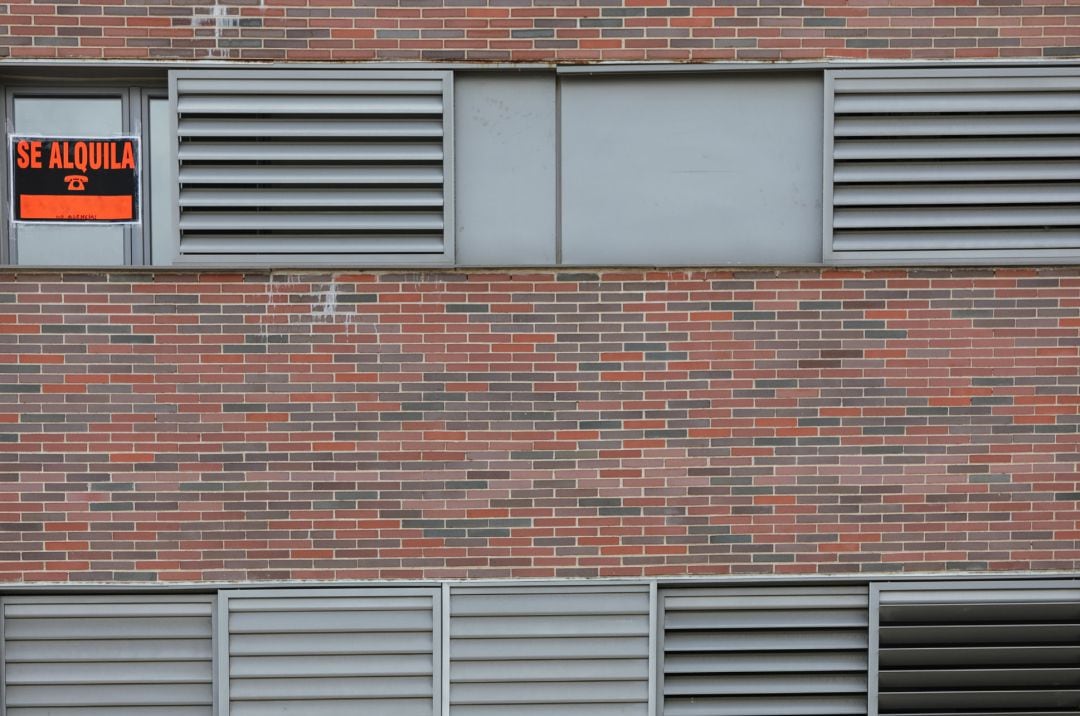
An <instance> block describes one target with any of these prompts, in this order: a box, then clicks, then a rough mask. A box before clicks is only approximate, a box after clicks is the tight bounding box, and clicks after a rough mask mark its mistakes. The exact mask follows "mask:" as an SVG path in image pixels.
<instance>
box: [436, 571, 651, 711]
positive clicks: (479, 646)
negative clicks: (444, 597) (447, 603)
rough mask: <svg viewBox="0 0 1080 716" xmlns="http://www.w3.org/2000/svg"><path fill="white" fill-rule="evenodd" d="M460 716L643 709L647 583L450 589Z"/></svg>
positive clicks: (453, 697)
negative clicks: (570, 586)
mask: <svg viewBox="0 0 1080 716" xmlns="http://www.w3.org/2000/svg"><path fill="white" fill-rule="evenodd" d="M450 600H451V612H450V713H451V714H452V716H486V715H488V714H491V715H493V716H494V715H495V714H509V713H513V714H515V716H517V715H519V714H520V715H524V716H540V715H541V714H542V715H544V716H555V715H556V714H580V715H581V716H609V715H611V716H615V715H616V714H618V715H619V716H645V714H646V713H647V708H648V697H649V694H648V691H649V689H648V683H649V592H648V589H647V588H644V587H633V586H626V587H616V586H612V587H595V588H592V587H577V588H573V589H567V588H558V587H535V588H531V589H510V588H508V589H497V588H482V587H461V588H456V589H454V590H453V591H452V592H451V596H450Z"/></svg>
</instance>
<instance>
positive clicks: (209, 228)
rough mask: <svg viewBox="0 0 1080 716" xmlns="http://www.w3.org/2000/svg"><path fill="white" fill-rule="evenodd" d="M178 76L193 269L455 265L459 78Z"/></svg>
mask: <svg viewBox="0 0 1080 716" xmlns="http://www.w3.org/2000/svg"><path fill="white" fill-rule="evenodd" d="M171 79H172V84H171V94H172V97H173V99H174V100H175V106H176V111H177V136H176V138H175V142H176V144H175V155H174V156H175V158H176V161H177V181H178V190H177V194H176V199H177V204H178V206H179V221H178V225H179V233H180V244H179V260H181V261H199V260H212V261H215V262H220V261H245V260H246V261H247V262H250V263H275V262H277V263H283V262H287V263H290V264H292V263H303V262H334V263H338V262H341V261H348V260H349V259H350V257H351V258H352V259H354V260H356V261H362V262H364V263H372V262H374V263H378V262H380V261H382V262H384V263H385V262H391V261H394V260H396V259H400V258H401V257H409V261H410V262H416V263H421V264H423V263H429V264H430V263H446V262H448V261H449V260H450V258H451V251H452V240H451V235H452V227H453V222H452V207H453V202H452V200H451V194H450V187H449V183H448V179H449V177H451V176H452V172H451V171H450V146H451V139H452V136H451V112H450V82H451V74H450V73H448V72H435V71H417V72H394V71H386V72H381V71H355V72H350V71H300V70H270V71H263V72H260V71H245V72H234V71H230V70H221V71H197V70H191V71H187V70H183V71H175V72H173V73H172V74H171ZM399 239H400V240H399Z"/></svg>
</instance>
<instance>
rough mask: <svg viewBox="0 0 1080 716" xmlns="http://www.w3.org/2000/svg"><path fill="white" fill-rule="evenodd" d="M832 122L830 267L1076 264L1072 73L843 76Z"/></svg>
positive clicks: (829, 85)
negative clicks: (1055, 260)
mask: <svg viewBox="0 0 1080 716" xmlns="http://www.w3.org/2000/svg"><path fill="white" fill-rule="evenodd" d="M826 113H827V115H828V116H827V117H826V155H825V171H826V182H825V185H826V201H825V217H826V226H825V230H826V239H827V240H826V246H825V250H826V256H827V257H831V258H832V259H836V260H841V261H843V260H849V261H866V260H871V261H872V260H896V259H897V258H903V259H905V260H908V259H913V260H928V261H934V260H942V259H945V260H954V259H978V258H980V257H982V258H985V259H993V258H996V259H1002V258H1010V257H1011V258H1037V257H1038V256H1055V257H1073V258H1077V257H1080V252H1078V251H1077V250H1078V249H1080V74H1078V73H1076V71H1075V70H1069V71H1067V72H1061V71H1055V70H1046V69H1042V70H1038V69H1018V70H1010V69H986V70H976V69H969V70H899V71H882V70H873V71H869V70H858V71H856V70H850V71H848V70H837V71H833V72H828V73H826ZM830 189H831V196H830V195H829V193H830ZM830 238H831V240H830Z"/></svg>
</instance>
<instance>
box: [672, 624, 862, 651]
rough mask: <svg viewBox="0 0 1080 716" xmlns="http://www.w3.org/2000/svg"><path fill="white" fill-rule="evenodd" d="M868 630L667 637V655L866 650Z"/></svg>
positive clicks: (765, 632) (729, 633) (695, 633)
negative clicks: (709, 652)
mask: <svg viewBox="0 0 1080 716" xmlns="http://www.w3.org/2000/svg"><path fill="white" fill-rule="evenodd" d="M866 645H867V635H866V632H865V630H855V629H851V630H826V629H822V630H807V631H804V632H798V631H783V630H775V631H745V632H740V631H731V632H691V633H678V632H675V633H670V634H665V635H664V649H665V650H666V651H715V652H742V651H772V650H777V651H784V650H790V651H805V650H815V649H861V648H866Z"/></svg>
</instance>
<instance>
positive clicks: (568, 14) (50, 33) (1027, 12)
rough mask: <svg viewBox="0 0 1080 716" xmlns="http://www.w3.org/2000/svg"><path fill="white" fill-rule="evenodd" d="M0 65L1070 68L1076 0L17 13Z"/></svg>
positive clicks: (482, 0) (93, 5) (237, 0)
mask: <svg viewBox="0 0 1080 716" xmlns="http://www.w3.org/2000/svg"><path fill="white" fill-rule="evenodd" d="M0 8H2V13H3V19H2V20H0V35H2V39H0V57H4V56H10V57H13V58H50V59H52V58H86V59H180V60H205V59H211V60H226V59H236V60H273V61H366V60H448V61H457V60H469V61H480V62H488V61H504V62H509V61H514V62H518V61H532V62H546V61H563V62H578V61H597V60H618V61H638V60H664V61H699V62H700V61H710V60H807V59H824V58H837V59H877V60H906V59H987V58H1051V59H1053V58H1066V57H1076V56H1080V4H1078V3H1077V2H1075V0H582V2H577V1H576V0H522V1H521V2H518V1H517V0H513V1H510V0H505V1H504V0H492V1H491V2H489V1H488V0H464V2H457V3H443V2H441V1H436V2H432V1H430V0H402V2H395V1H388V0H375V1H372V2H357V1H355V0H223V1H222V2H207V1H206V0H201V1H200V0H138V1H136V0H128V1H125V2H116V1H115V0H53V1H52V2H48V1H44V0H43V1H40V2H39V1H37V0H33V1H30V0H15V1H13V2H8V3H3V4H0Z"/></svg>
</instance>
